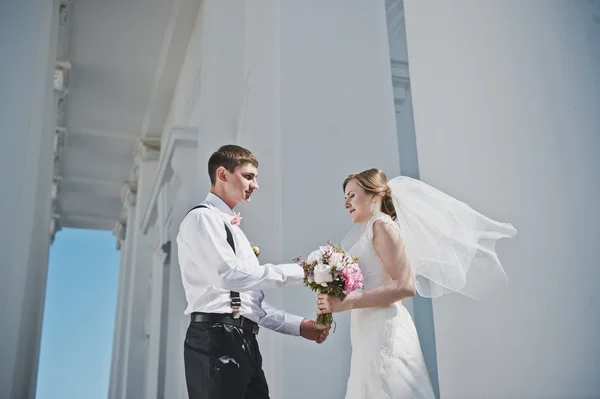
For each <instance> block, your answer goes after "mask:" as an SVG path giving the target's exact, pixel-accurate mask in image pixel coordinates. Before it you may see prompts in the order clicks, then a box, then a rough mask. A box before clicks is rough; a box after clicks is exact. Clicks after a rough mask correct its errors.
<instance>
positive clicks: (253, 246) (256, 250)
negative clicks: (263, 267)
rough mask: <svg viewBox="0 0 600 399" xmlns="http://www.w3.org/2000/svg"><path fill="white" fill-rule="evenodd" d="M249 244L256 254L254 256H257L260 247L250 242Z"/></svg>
mask: <svg viewBox="0 0 600 399" xmlns="http://www.w3.org/2000/svg"><path fill="white" fill-rule="evenodd" d="M250 246H251V247H252V251H254V255H256V257H257V258H258V255H260V249H259V248H258V247H257V246H256V245H254V244H252V243H251V244H250Z"/></svg>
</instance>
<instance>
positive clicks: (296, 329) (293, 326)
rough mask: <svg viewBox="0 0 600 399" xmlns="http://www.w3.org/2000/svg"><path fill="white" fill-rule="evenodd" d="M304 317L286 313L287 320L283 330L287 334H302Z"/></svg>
mask: <svg viewBox="0 0 600 399" xmlns="http://www.w3.org/2000/svg"><path fill="white" fill-rule="evenodd" d="M302 320H304V317H302V316H296V315H295V314H290V313H286V314H285V320H284V322H283V331H285V334H288V335H293V336H296V337H297V336H299V335H300V324H302Z"/></svg>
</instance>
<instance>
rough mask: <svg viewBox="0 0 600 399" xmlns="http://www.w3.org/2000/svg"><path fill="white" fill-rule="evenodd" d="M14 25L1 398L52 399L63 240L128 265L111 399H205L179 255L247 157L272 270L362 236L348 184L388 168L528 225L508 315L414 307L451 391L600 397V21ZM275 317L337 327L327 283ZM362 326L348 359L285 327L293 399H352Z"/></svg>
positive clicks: (275, 366) (172, 7)
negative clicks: (43, 391)
mask: <svg viewBox="0 0 600 399" xmlns="http://www.w3.org/2000/svg"><path fill="white" fill-rule="evenodd" d="M0 19H1V20H2V24H0V26H1V28H0V29H1V32H2V34H0V49H2V51H3V54H4V55H5V57H6V58H5V62H3V67H4V68H5V70H4V71H5V72H4V73H3V74H2V77H0V79H1V80H2V85H1V87H3V88H5V89H4V90H2V91H0V98H1V99H2V102H1V104H2V106H1V107H0V115H2V120H3V122H4V130H3V135H2V137H3V139H4V143H5V145H4V146H3V147H2V150H3V156H2V157H0V159H1V162H2V166H3V167H2V168H1V169H0V179H1V180H0V181H1V183H2V185H1V187H2V202H3V204H4V206H3V207H0V212H1V214H2V220H3V221H4V222H5V224H6V225H7V226H10V228H5V229H4V230H3V233H2V237H3V239H2V240H0V245H1V248H2V253H3V254H5V256H4V257H3V262H2V264H1V267H2V269H1V272H2V274H3V275H4V276H6V278H4V279H2V280H1V281H0V299H2V303H3V304H4V305H3V307H2V311H1V312H2V313H0V316H1V318H2V320H3V323H2V324H3V326H2V328H1V329H0V334H1V335H0V368H1V373H0V398H5V397H6V398H33V397H34V396H35V384H36V374H37V359H38V354H39V338H40V330H41V316H42V312H43V300H44V287H45V283H46V269H47V263H48V248H49V245H51V242H52V240H53V237H54V234H55V233H56V231H57V230H58V229H60V228H61V227H76V228H93V229H105V230H108V229H112V230H113V231H114V233H115V235H116V243H117V246H118V248H119V249H120V251H121V265H120V276H119V290H118V292H119V294H118V295H119V296H118V301H117V317H116V325H115V335H114V345H113V353H112V368H111V381H110V388H109V397H110V398H126V399H135V398H169V399H170V398H185V397H186V387H185V380H184V373H183V350H182V344H183V335H184V333H185V330H186V328H187V324H188V320H187V318H186V317H185V316H184V315H183V310H184V308H185V299H184V295H183V289H182V286H181V277H180V272H179V268H178V264H177V256H176V253H177V248H176V243H175V235H176V232H177V228H178V225H179V222H180V221H181V219H182V217H183V216H184V214H185V213H186V211H187V210H188V209H189V208H190V207H192V206H193V205H195V204H197V203H198V202H200V201H201V200H203V199H204V196H205V195H206V193H207V192H208V190H209V179H208V174H207V171H206V164H207V160H208V157H209V156H210V154H211V153H212V152H213V151H214V150H215V149H216V148H217V147H218V146H220V145H222V144H226V143H238V144H240V145H243V146H246V147H248V148H249V149H251V150H252V151H253V152H254V153H255V154H256V155H257V157H258V159H259V162H260V168H259V174H260V177H259V183H260V191H259V192H258V193H256V195H255V198H254V199H253V202H252V203H251V204H248V205H246V206H243V207H242V208H241V209H240V211H241V212H242V214H243V215H244V220H243V226H242V227H243V229H244V231H245V232H246V233H247V235H248V236H249V238H250V239H251V240H252V241H253V242H255V243H256V244H257V245H259V246H260V248H261V260H263V261H268V262H288V261H289V260H290V259H291V258H292V257H294V256H296V255H299V254H308V253H309V252H310V251H311V250H312V249H314V247H316V246H318V245H321V244H322V243H323V242H325V241H327V240H332V241H337V242H339V241H340V240H341V238H342V237H343V236H344V234H345V232H346V231H347V230H348V229H349V228H350V220H349V218H348V216H347V214H346V213H345V211H344V209H343V193H342V189H341V184H342V182H343V180H344V178H345V177H346V175H348V174H349V173H353V172H358V171H361V170H364V169H367V168H370V167H378V168H381V169H383V170H384V171H385V172H386V173H387V174H388V177H393V176H396V175H399V174H403V175H409V176H413V177H418V178H421V179H422V180H424V181H426V182H427V183H430V184H432V185H434V186H436V187H438V188H440V189H441V190H443V191H445V192H447V193H449V194H451V195H453V196H455V197H457V198H459V199H461V200H463V201H466V202H468V203H470V204H471V205H472V206H473V207H474V208H475V209H477V210H479V211H481V212H482V213H484V214H487V215H489V216H490V217H492V218H494V219H497V220H501V221H510V222H511V223H513V224H514V226H515V227H516V228H517V229H518V230H519V235H518V236H517V238H515V239H513V240H510V241H507V242H501V243H500V244H499V246H498V248H497V249H498V253H499V255H500V257H501V258H502V260H503V265H504V266H505V268H506V271H507V274H508V277H509V280H510V288H509V290H508V292H507V293H506V297H505V299H504V300H503V301H501V302H499V303H492V304H487V305H481V304H478V303H474V302H472V301H469V300H467V299H465V298H460V297H447V298H442V299H438V300H434V301H433V302H432V301H430V300H427V299H424V298H420V297H418V298H414V299H412V300H409V301H406V303H407V307H408V308H409V310H410V311H411V314H412V315H413V318H414V319H415V323H416V325H417V329H418V331H419V336H420V340H421V344H422V346H423V352H424V356H425V359H426V363H427V365H428V368H429V371H430V375H431V377H432V381H433V383H434V386H435V388H436V391H437V392H438V396H440V397H442V398H480V397H484V396H485V397H487V398H506V397H511V398H551V397H552V398H556V397H565V398H584V397H595V396H597V395H599V394H600V385H599V383H598V382H597V380H596V378H595V377H596V374H597V373H596V368H597V367H596V366H597V362H598V359H599V358H600V345H599V344H598V343H597V338H596V337H597V336H598V335H600V316H599V315H598V312H597V311H596V310H595V309H596V308H597V306H598V305H599V299H598V298H599V297H598V295H596V294H595V292H596V288H597V287H596V286H597V285H598V283H599V282H600V268H599V267H598V266H600V261H599V259H600V250H598V249H596V248H598V247H597V246H595V245H594V243H595V242H597V241H598V240H599V239H600V230H599V228H598V226H600V220H599V218H598V216H597V215H598V212H597V211H596V208H597V206H598V203H600V133H599V132H600V119H599V118H598V109H599V107H600V67H599V65H600V22H599V21H600V1H597V0H585V1H584V0H581V1H570V2H566V1H560V0H530V1H527V2H516V1H514V2H507V1H500V0H496V1H487V2H476V1H470V0H455V1H453V2H433V1H429V2H424V1H417V0H404V2H402V1H401V0H386V1H383V0H377V1H369V2H365V1H359V0H327V1H316V0H304V1H301V2H300V1H292V0H281V1H264V2H263V1H260V2H259V1H255V2H252V1H247V0H246V1H244V0H228V1H217V0H204V1H201V0H169V1H164V0H162V1H159V0H143V1H142V0H131V1H128V2H97V1H91V0H77V1H68V0H54V1H51V2H47V1H41V0H21V1H18V2H17V1H10V0H9V1H8V2H3V3H2V4H1V5H0ZM267 297H268V298H269V300H270V302H271V303H273V304H274V305H277V306H280V307H282V308H284V309H286V310H287V311H290V312H293V313H296V314H299V315H302V316H305V317H309V318H312V317H313V316H314V315H313V312H314V306H315V305H314V302H315V301H314V294H312V293H311V292H309V291H308V290H307V289H305V288H303V287H294V288H289V289H285V290H276V291H271V292H267ZM336 321H337V329H336V331H335V333H334V334H332V335H331V336H330V338H329V339H328V341H327V342H326V343H324V344H323V345H315V344H312V343H310V342H306V341H304V340H302V339H300V338H296V337H287V336H282V335H279V334H276V333H272V332H270V331H265V330H264V329H263V330H261V333H260V334H259V343H260V345H261V348H262V352H263V357H264V368H265V371H266V373H267V378H268V380H269V384H270V389H271V392H272V397H273V398H276V399H280V398H285V399H294V398H300V397H305V396H306V395H307V394H310V395H311V396H313V397H315V398H317V397H319V398H321V397H322V398H327V399H329V398H342V397H344V392H345V386H346V378H347V376H348V371H349V360H350V353H351V348H350V339H349V332H348V326H349V323H348V322H349V315H347V314H340V315H339V316H338V315H336ZM317 387H318V391H315V389H316V388H317ZM315 392H319V393H318V394H316V393H315ZM317 395H321V396H317Z"/></svg>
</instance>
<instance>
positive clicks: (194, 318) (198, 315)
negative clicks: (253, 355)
mask: <svg viewBox="0 0 600 399" xmlns="http://www.w3.org/2000/svg"><path fill="white" fill-rule="evenodd" d="M190 322H192V323H211V324H228V325H231V326H235V327H239V328H241V329H243V330H246V331H248V332H251V333H252V334H258V330H259V327H258V323H255V322H254V321H252V320H250V319H248V318H247V317H244V316H240V317H238V318H237V319H236V318H234V317H233V316H232V315H231V314H230V313H204V312H194V313H192V314H191V315H190Z"/></svg>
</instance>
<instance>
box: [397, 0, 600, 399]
mask: <svg viewBox="0 0 600 399" xmlns="http://www.w3.org/2000/svg"><path fill="white" fill-rule="evenodd" d="M405 11H406V24H407V36H408V54H409V61H410V69H411V82H412V94H413V101H414V112H415V124H416V131H417V146H418V155H419V167H420V173H421V178H422V179H423V180H424V181H426V182H429V183H431V184H433V185H435V186H437V187H438V188H440V189H442V190H444V191H446V192H448V193H449V194H452V195H454V196H456V197H457V198H459V199H462V200H465V201H467V202H469V203H470V204H471V205H472V206H473V207H474V208H475V209H478V210H480V211H482V212H483V213H485V214H487V215H489V216H491V217H493V218H495V219H498V220H502V221H510V222H512V223H513V224H514V225H515V227H516V228H517V229H518V230H519V234H518V236H517V237H516V238H515V239H513V240H510V241H504V242H501V243H500V244H499V245H498V248H497V249H498V252H499V255H500V258H501V260H502V261H503V263H504V266H505V269H506V270H507V273H508V277H509V279H510V288H509V290H508V292H507V293H506V296H505V297H504V299H503V300H502V301H501V302H499V303H494V304H490V305H487V306H483V305H479V304H477V303H474V302H471V301H469V300H467V299H462V298H450V297H448V298H443V299H440V300H436V301H434V309H435V329H436V340H437V349H438V365H439V378H440V388H441V397H442V398H461V399H464V398H482V397H486V398H507V397H510V398H536V399H541V398H559V397H560V398H573V399H575V398H583V397H598V395H600V382H598V380H597V376H598V359H600V344H598V337H599V336H600V313H599V312H598V310H597V309H598V306H599V304H600V299H599V296H598V294H597V291H598V284H599V283H600V267H599V266H600V260H599V259H600V249H597V248H599V247H598V246H596V244H597V242H598V241H599V240H600V216H599V215H600V213H599V212H598V209H597V208H598V204H599V203H600V133H599V132H600V119H599V118H598V110H599V109H600V26H599V23H598V21H599V20H600V2H598V1H585V2H584V1H558V0H529V1H526V2H525V1H523V2H516V1H513V2H507V1H486V2H479V1H468V0H455V1H452V2H436V3H435V7H433V6H432V3H431V2H423V1H417V0H405Z"/></svg>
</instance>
